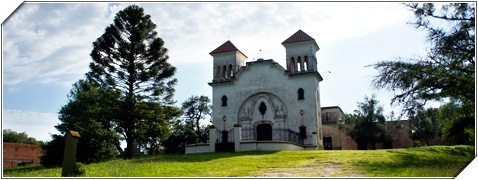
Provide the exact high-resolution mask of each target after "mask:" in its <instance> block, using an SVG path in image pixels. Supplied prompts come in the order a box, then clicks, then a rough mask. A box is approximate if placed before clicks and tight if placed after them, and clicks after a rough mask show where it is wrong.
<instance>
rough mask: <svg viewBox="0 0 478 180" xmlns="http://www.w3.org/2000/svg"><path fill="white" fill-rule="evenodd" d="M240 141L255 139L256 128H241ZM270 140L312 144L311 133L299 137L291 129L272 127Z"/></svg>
mask: <svg viewBox="0 0 478 180" xmlns="http://www.w3.org/2000/svg"><path fill="white" fill-rule="evenodd" d="M241 133H242V141H257V129H251V128H243V129H242V132H241ZM272 141H290V142H293V143H296V144H300V145H304V144H312V135H307V136H306V138H305V139H300V136H299V133H298V132H295V131H293V130H291V129H272Z"/></svg>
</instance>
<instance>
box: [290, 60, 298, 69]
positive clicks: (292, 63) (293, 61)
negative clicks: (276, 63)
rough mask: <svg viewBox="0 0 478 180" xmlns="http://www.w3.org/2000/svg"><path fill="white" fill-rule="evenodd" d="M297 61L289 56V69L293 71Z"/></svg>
mask: <svg viewBox="0 0 478 180" xmlns="http://www.w3.org/2000/svg"><path fill="white" fill-rule="evenodd" d="M296 65H297V63H296V62H295V59H294V57H291V58H290V71H292V72H295V70H296V68H295V67H296Z"/></svg>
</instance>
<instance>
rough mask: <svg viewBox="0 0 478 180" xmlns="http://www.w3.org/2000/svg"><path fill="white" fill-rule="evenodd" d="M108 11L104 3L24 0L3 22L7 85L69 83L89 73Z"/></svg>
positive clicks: (5, 81)
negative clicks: (31, 0)
mask: <svg viewBox="0 0 478 180" xmlns="http://www.w3.org/2000/svg"><path fill="white" fill-rule="evenodd" d="M102 15H104V16H105V18H102ZM107 15H108V9H107V8H105V4H101V3H97V4H92V3H90V4H87V3H77V4H60V3H53V4H47V3H24V4H23V5H22V6H21V7H19V9H18V10H17V11H16V12H15V13H14V14H12V15H11V17H10V18H9V19H8V20H7V21H6V22H5V23H4V24H3V27H4V31H3V32H4V33H3V37H4V47H3V54H4V60H3V61H4V64H3V66H4V67H3V68H4V83H5V84H7V85H14V84H19V83H23V82H39V83H52V82H54V83H59V84H62V85H64V84H66V85H68V86H69V85H71V84H72V83H73V82H74V81H76V80H77V79H78V78H81V77H82V75H83V74H84V73H86V72H87V70H88V63H89V61H90V58H89V51H90V50H91V43H92V42H93V41H94V40H95V39H96V38H97V37H98V36H99V35H101V33H102V31H103V29H104V27H106V24H107V23H108V22H107V20H109V17H106V16H107ZM98 27H102V28H98ZM70 78H73V79H70ZM65 81H68V82H67V83H65Z"/></svg>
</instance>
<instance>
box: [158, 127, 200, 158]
mask: <svg viewBox="0 0 478 180" xmlns="http://www.w3.org/2000/svg"><path fill="white" fill-rule="evenodd" d="M171 129H172V133H171V135H170V136H169V137H168V138H166V139H165V140H164V141H163V142H162V146H163V147H164V152H165V153H166V154H184V153H185V151H186V144H194V143H197V142H198V141H199V140H198V136H197V135H196V133H195V132H194V131H193V130H192V129H191V128H188V126H187V124H185V123H184V122H183V121H181V120H176V121H173V122H172V123H171Z"/></svg>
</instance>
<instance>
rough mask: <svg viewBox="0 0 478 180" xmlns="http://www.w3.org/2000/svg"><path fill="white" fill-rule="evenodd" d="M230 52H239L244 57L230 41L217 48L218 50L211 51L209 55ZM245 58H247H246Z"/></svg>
mask: <svg viewBox="0 0 478 180" xmlns="http://www.w3.org/2000/svg"><path fill="white" fill-rule="evenodd" d="M231 51H239V52H240V53H241V54H242V55H244V56H246V55H245V54H244V53H242V52H241V51H240V50H239V49H237V48H236V46H234V44H232V42H231V41H229V40H228V41H226V42H225V43H224V44H222V45H221V46H219V47H218V48H216V49H214V50H213V51H211V52H210V53H209V54H211V55H212V54H217V53H223V52H231ZM246 58H247V56H246Z"/></svg>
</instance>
